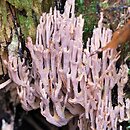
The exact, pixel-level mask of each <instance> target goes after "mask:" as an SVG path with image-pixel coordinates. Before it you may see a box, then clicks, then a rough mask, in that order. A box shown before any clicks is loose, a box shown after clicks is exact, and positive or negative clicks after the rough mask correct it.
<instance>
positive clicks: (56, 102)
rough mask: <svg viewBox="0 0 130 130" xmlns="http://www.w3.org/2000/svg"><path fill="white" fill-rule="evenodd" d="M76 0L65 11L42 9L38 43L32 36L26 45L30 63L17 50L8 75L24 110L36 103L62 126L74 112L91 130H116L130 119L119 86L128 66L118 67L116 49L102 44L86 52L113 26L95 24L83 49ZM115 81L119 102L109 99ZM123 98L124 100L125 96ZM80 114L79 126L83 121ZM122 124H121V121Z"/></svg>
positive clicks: (108, 36)
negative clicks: (101, 49)
mask: <svg viewBox="0 0 130 130" xmlns="http://www.w3.org/2000/svg"><path fill="white" fill-rule="evenodd" d="M74 7H75V1H74V0H67V1H66V5H65V11H64V13H63V14H60V13H59V11H57V10H56V9H54V11H52V8H51V9H50V12H49V13H43V15H42V16H41V18H40V24H39V25H38V27H37V36H36V43H35V44H33V43H32V40H31V38H30V37H28V39H27V43H26V46H27V48H28V49H29V51H30V54H31V58H32V63H31V66H29V65H28V64H26V62H25V61H26V60H25V59H24V58H23V59H22V61H21V59H20V58H19V57H17V56H11V57H9V62H7V63H6V64H7V65H8V72H9V75H10V78H11V79H12V80H13V81H14V82H15V83H16V84H18V87H17V92H18V95H19V97H20V101H21V103H22V106H23V108H24V109H25V110H27V111H29V110H32V109H36V108H40V109H41V114H42V115H43V116H44V117H45V118H46V120H47V121H49V122H50V123H52V124H54V125H56V126H63V125H65V124H67V123H68V122H69V120H70V119H72V118H73V117H75V116H77V115H78V116H79V117H82V116H84V117H85V118H86V119H87V120H90V122H91V128H92V129H93V130H117V122H118V121H123V120H128V119H130V114H129V111H130V107H129V104H130V100H129V99H125V97H124V93H123V88H124V85H125V83H126V82H127V72H128V69H127V66H126V65H125V64H124V65H122V66H121V67H120V69H119V71H118V72H117V70H116V62H117V60H118V58H119V53H117V52H116V49H111V50H109V49H108V50H105V51H103V52H102V56H100V57H99V56H98V54H95V55H93V56H92V57H89V56H90V54H91V53H92V52H94V51H95V50H97V49H99V48H100V47H104V46H105V45H106V44H107V43H108V42H110V40H111V37H112V31H111V30H110V29H106V28H105V27H103V25H102V18H101V19H100V21H99V23H98V27H97V28H95V29H94V30H93V35H92V38H91V39H88V41H87V44H86V48H84V49H83V41H82V33H83V25H84V19H83V18H82V15H80V16H79V17H75V14H74ZM115 85H117V86H118V87H117V89H118V91H117V93H118V94H117V95H118V99H115V100H117V105H116V106H113V104H112V98H113V97H112V89H113V87H114V86H115ZM124 99H125V101H124ZM82 119H83V118H79V122H78V126H79V128H80V130H83V128H82V127H83V125H82V124H84V123H85V122H84V121H83V120H82ZM120 129H121V127H120Z"/></svg>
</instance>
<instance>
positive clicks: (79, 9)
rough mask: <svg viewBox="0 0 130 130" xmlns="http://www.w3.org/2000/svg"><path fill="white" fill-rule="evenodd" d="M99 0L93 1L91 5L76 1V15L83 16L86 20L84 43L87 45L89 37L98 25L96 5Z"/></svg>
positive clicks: (79, 0)
mask: <svg viewBox="0 0 130 130" xmlns="http://www.w3.org/2000/svg"><path fill="white" fill-rule="evenodd" d="M97 2H98V1H97V0H93V1H91V2H90V3H89V5H86V6H85V4H84V0H82V1H81V0H77V1H76V14H77V15H79V14H83V18H84V33H83V41H84V43H86V41H87V37H90V36H91V34H92V30H93V28H94V26H95V25H96V24H97V20H98V19H97V16H96V4H97Z"/></svg>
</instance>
